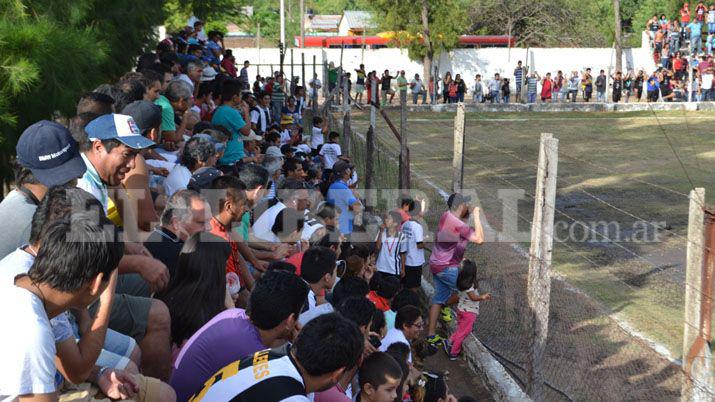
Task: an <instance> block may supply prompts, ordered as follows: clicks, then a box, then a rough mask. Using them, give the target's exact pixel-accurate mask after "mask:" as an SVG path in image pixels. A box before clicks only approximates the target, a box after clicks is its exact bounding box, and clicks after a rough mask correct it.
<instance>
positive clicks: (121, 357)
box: [96, 329, 137, 370]
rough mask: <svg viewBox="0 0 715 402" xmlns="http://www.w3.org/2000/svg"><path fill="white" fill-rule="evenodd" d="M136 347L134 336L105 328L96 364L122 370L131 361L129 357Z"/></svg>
mask: <svg viewBox="0 0 715 402" xmlns="http://www.w3.org/2000/svg"><path fill="white" fill-rule="evenodd" d="M136 348H137V342H136V341H135V340H134V338H131V337H128V336H126V335H123V334H120V333H119V332H116V331H113V330H111V329H107V335H106V336H105V338H104V345H102V351H101V352H100V354H99V358H98V359H97V363H96V365H97V366H100V367H109V368H113V369H119V370H124V369H125V368H126V367H127V365H128V364H129V362H130V361H131V359H130V357H131V355H132V353H133V352H134V349H136Z"/></svg>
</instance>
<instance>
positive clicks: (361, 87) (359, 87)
mask: <svg viewBox="0 0 715 402" xmlns="http://www.w3.org/2000/svg"><path fill="white" fill-rule="evenodd" d="M355 92H357V93H359V94H361V93H363V92H365V85H363V84H355Z"/></svg>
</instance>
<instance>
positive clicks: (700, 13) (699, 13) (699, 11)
mask: <svg viewBox="0 0 715 402" xmlns="http://www.w3.org/2000/svg"><path fill="white" fill-rule="evenodd" d="M707 12H708V10H707V8H705V5H704V4H698V7H697V8H696V9H695V18H697V20H698V21H700V22H703V20H704V19H705V14H706V13H707Z"/></svg>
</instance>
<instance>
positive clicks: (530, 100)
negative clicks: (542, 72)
mask: <svg viewBox="0 0 715 402" xmlns="http://www.w3.org/2000/svg"><path fill="white" fill-rule="evenodd" d="M526 98H527V101H526V102H527V103H536V92H528V93H527V94H526Z"/></svg>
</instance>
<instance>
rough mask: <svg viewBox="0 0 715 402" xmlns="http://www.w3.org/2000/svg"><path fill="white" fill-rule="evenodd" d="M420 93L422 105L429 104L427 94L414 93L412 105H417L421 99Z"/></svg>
mask: <svg viewBox="0 0 715 402" xmlns="http://www.w3.org/2000/svg"><path fill="white" fill-rule="evenodd" d="M420 93H421V94H422V104H423V105H424V104H425V103H427V92H412V104H414V105H416V104H417V100H418V99H419V98H420Z"/></svg>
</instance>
